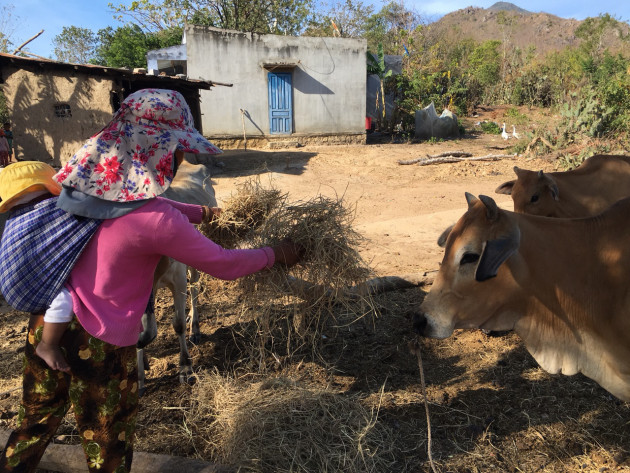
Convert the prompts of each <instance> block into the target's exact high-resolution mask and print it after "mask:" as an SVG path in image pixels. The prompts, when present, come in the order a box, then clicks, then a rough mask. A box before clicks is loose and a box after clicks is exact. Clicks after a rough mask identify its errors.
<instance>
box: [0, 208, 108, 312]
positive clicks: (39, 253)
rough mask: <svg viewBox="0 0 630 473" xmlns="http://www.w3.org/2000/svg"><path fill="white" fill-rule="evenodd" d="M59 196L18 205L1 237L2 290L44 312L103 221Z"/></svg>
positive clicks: (16, 303)
mask: <svg viewBox="0 0 630 473" xmlns="http://www.w3.org/2000/svg"><path fill="white" fill-rule="evenodd" d="M56 204H57V197H54V198H50V199H46V200H43V201H41V202H37V203H35V204H32V205H27V206H25V207H23V208H20V209H18V210H15V211H13V212H12V214H11V215H10V217H9V219H8V220H7V222H6V225H5V227H4V232H3V234H2V241H1V242H0V291H2V295H3V296H4V298H5V299H6V301H7V302H8V303H9V304H11V305H12V306H13V307H14V308H16V309H18V310H22V311H25V312H42V311H44V310H45V309H46V308H47V307H48V306H49V305H50V303H51V302H52V300H53V299H54V298H55V296H56V295H57V294H58V293H59V291H60V290H61V288H62V287H63V284H64V283H65V282H66V279H67V278H68V276H69V275H70V271H71V270H72V268H73V266H74V264H75V263H76V261H77V259H78V258H79V256H80V255H81V252H82V251H83V248H85V245H86V244H87V243H88V242H89V241H90V238H91V237H92V235H94V232H95V231H96V229H97V228H98V226H99V225H100V223H101V220H93V219H88V218H82V217H76V216H74V215H72V214H69V213H67V212H65V211H63V210H61V209H58V208H57V206H56Z"/></svg>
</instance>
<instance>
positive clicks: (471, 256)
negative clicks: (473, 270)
mask: <svg viewBox="0 0 630 473" xmlns="http://www.w3.org/2000/svg"><path fill="white" fill-rule="evenodd" d="M477 261H479V255H478V254H477V253H464V256H462V259H461V260H460V261H459V265H460V266H462V265H464V264H468V263H476V262H477Z"/></svg>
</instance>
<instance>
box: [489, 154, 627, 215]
mask: <svg viewBox="0 0 630 473" xmlns="http://www.w3.org/2000/svg"><path fill="white" fill-rule="evenodd" d="M514 172H515V173H516V177H517V178H516V179H515V180H513V181H507V182H504V183H503V184H501V185H500V186H499V187H497V189H496V190H495V192H496V193H498V194H509V195H511V196H512V200H513V201H514V211H515V212H519V213H527V214H532V215H542V216H544V217H565V218H566V217H586V216H590V215H596V214H598V213H600V212H603V211H604V210H605V209H607V208H608V207H609V206H610V205H612V204H614V203H615V202H617V201H618V200H621V199H623V198H625V197H630V157H628V156H614V155H611V156H607V155H597V156H593V157H591V158H589V159H587V160H586V161H584V162H583V163H582V164H581V165H580V166H579V167H578V168H576V169H573V170H571V171H566V172H550V173H544V172H542V171H527V170H525V169H520V168H518V167H514Z"/></svg>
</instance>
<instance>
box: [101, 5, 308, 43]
mask: <svg viewBox="0 0 630 473" xmlns="http://www.w3.org/2000/svg"><path fill="white" fill-rule="evenodd" d="M109 6H110V7H111V8H113V9H115V11H116V12H117V13H118V15H119V16H118V18H119V19H122V18H123V17H125V16H129V17H131V18H133V19H134V21H135V22H136V23H137V24H138V25H140V26H141V27H142V28H143V29H144V30H146V31H150V32H157V31H162V30H164V29H169V28H173V27H181V26H182V25H184V23H192V24H202V25H206V26H215V27H218V28H225V29H233V30H237V31H248V32H257V33H279V34H288V35H297V34H300V33H301V32H302V31H303V30H304V29H305V27H306V26H307V24H308V22H309V20H310V18H311V16H312V11H311V10H312V0H136V1H134V2H132V3H131V5H130V6H127V5H123V4H121V5H118V6H115V5H113V4H111V3H110V4H109Z"/></svg>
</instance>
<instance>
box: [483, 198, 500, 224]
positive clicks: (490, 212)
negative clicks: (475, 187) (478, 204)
mask: <svg viewBox="0 0 630 473" xmlns="http://www.w3.org/2000/svg"><path fill="white" fill-rule="evenodd" d="M479 199H480V200H481V201H482V202H483V205H485V206H486V215H487V216H488V220H491V221H492V220H496V219H497V217H498V216H499V207H497V203H496V202H495V201H494V199H493V198H492V197H488V196H487V195H480V196H479Z"/></svg>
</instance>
